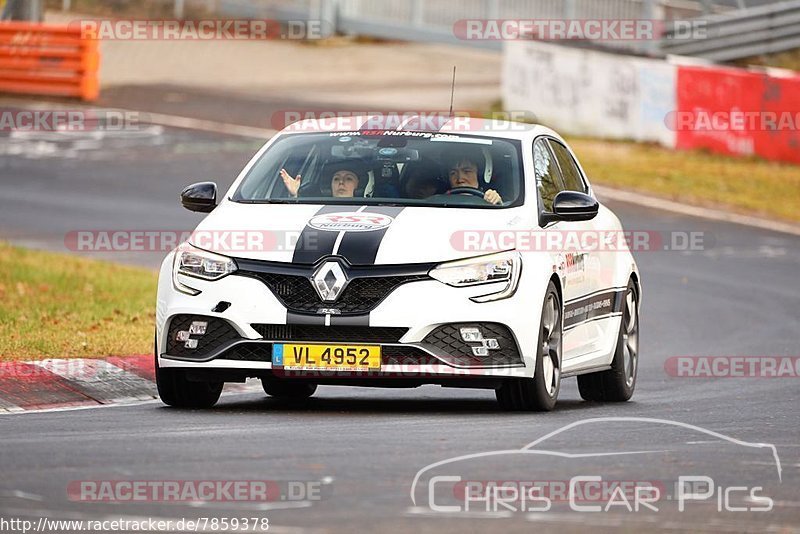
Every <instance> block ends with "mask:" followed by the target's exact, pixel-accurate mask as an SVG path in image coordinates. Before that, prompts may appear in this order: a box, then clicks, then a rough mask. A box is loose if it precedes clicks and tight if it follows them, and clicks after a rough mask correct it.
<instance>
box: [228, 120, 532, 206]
mask: <svg viewBox="0 0 800 534" xmlns="http://www.w3.org/2000/svg"><path fill="white" fill-rule="evenodd" d="M521 168H522V164H521V157H520V143H519V142H518V141H515V140H508V139H499V138H486V137H473V136H465V135H452V134H438V133H429V132H408V131H358V132H327V133H307V134H306V133H304V134H291V135H286V136H283V137H281V138H280V139H278V140H277V141H276V142H275V143H274V144H273V145H272V146H271V147H270V148H269V149H268V150H266V151H265V152H264V154H262V156H261V157H260V158H259V159H258V161H256V163H255V164H254V165H253V167H252V168H251V169H250V171H249V172H248V174H247V176H246V177H245V179H244V180H243V181H242V183H241V184H240V186H239V188H238V189H237V190H236V192H235V193H234V195H233V197H232V200H234V201H237V202H255V203H257V202H295V203H310V204H354V203H356V204H373V203H374V204H383V203H390V204H395V205H408V206H435V207H470V208H495V209H496V208H503V207H509V206H514V205H519V204H521V203H522V195H523V180H522V170H521ZM454 188H457V189H454ZM489 190H493V191H495V192H496V193H497V194H498V195H499V196H500V198H501V201H500V202H499V203H497V204H495V205H492V204H490V203H489V202H487V201H486V200H484V198H482V196H485V195H486V193H487V192H488V191H489ZM490 196H492V195H491V194H490Z"/></svg>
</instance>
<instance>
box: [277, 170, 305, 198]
mask: <svg viewBox="0 0 800 534" xmlns="http://www.w3.org/2000/svg"><path fill="white" fill-rule="evenodd" d="M281 178H282V179H283V185H285V186H286V189H287V190H288V191H289V195H291V196H293V197H296V196H297V192H298V191H299V190H300V181H301V180H302V177H301V176H300V175H299V174H298V175H297V178H292V176H291V175H290V174H289V173H288V172H286V169H281Z"/></svg>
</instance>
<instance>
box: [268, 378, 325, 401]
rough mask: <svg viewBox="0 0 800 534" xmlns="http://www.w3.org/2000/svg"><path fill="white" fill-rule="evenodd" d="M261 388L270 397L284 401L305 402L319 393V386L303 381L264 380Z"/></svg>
mask: <svg viewBox="0 0 800 534" xmlns="http://www.w3.org/2000/svg"><path fill="white" fill-rule="evenodd" d="M261 387H263V388H264V393H266V394H267V395H269V396H270V397H275V398H276V399H282V400H303V399H307V398H309V397H311V395H313V394H314V392H316V391H317V385H316V384H314V383H312V382H306V381H303V380H287V379H280V378H262V379H261Z"/></svg>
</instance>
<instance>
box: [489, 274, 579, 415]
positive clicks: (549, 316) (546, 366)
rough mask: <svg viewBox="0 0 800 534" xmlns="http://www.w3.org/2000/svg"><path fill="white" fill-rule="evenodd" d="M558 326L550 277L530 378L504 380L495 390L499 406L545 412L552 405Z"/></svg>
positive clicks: (558, 373) (556, 377)
mask: <svg viewBox="0 0 800 534" xmlns="http://www.w3.org/2000/svg"><path fill="white" fill-rule="evenodd" d="M562 326H563V322H562V316H561V299H560V298H559V297H558V291H557V290H556V286H555V284H554V283H553V281H552V280H551V281H550V284H549V285H548V286H547V293H545V297H544V304H543V306H542V315H541V321H540V326H539V342H538V344H537V355H536V368H535V371H534V375H533V378H512V379H508V380H507V381H506V382H505V383H504V384H503V385H502V386H501V387H500V388H498V389H497V390H495V394H496V396H497V402H499V403H500V406H501V407H502V408H503V409H505V410H513V411H535V412H549V411H550V410H552V409H553V408H554V407H555V405H556V399H558V391H559V389H560V388H561V339H562Z"/></svg>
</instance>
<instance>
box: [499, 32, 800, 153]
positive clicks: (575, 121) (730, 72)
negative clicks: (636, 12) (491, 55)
mask: <svg viewBox="0 0 800 534" xmlns="http://www.w3.org/2000/svg"><path fill="white" fill-rule="evenodd" d="M503 68H504V72H503V103H504V107H505V109H507V110H525V111H528V112H530V113H532V114H533V115H535V117H536V119H537V120H538V122H540V123H542V124H545V125H547V126H551V127H553V128H554V129H556V130H558V131H560V132H563V133H566V134H572V135H587V136H594V137H602V138H607V139H632V140H635V141H644V142H657V143H659V144H661V145H663V146H666V147H669V148H677V149H698V148H702V149H707V150H710V151H713V152H717V153H722V154H730V155H740V156H753V155H755V156H760V157H763V158H765V159H770V160H776V161H787V162H794V163H800V74H798V73H793V72H788V71H779V70H775V69H768V70H761V71H755V70H747V69H739V68H731V67H722V66H717V65H703V64H700V65H698V64H686V63H685V62H684V61H683V60H681V58H674V59H671V60H670V61H667V60H659V59H647V58H637V57H631V56H624V55H619V54H612V53H607V52H600V51H596V50H585V49H578V48H569V47H564V46H560V45H554V44H549V43H544V42H541V41H510V42H507V43H506V45H505V51H504V67H503Z"/></svg>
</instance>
